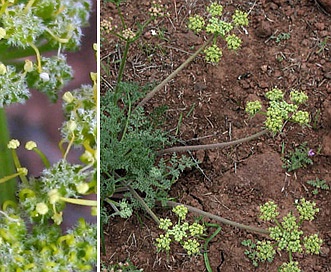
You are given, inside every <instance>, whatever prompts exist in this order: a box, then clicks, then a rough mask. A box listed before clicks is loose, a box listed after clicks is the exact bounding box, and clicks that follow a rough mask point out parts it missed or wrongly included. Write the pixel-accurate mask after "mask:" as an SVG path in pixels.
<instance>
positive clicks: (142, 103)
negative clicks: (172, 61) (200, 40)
mask: <svg viewBox="0 0 331 272" xmlns="http://www.w3.org/2000/svg"><path fill="white" fill-rule="evenodd" d="M212 40H213V37H211V38H209V39H208V40H207V41H206V42H205V43H204V44H203V45H202V46H201V47H200V48H199V49H198V50H197V51H196V52H195V53H194V54H193V55H191V56H190V57H189V58H188V59H187V60H186V61H185V62H183V63H182V64H181V65H180V66H179V67H178V68H177V69H176V70H175V71H173V72H172V73H171V74H170V75H169V76H168V77H167V78H166V79H165V80H163V81H162V82H161V83H160V84H159V85H157V86H156V87H155V88H154V89H153V90H152V91H151V92H149V93H148V94H147V95H146V96H145V98H144V99H143V100H142V101H140V102H139V104H138V105H137V108H138V107H143V106H144V105H145V104H146V103H147V102H148V101H149V100H150V99H151V98H152V97H153V96H154V95H155V94H156V93H157V92H158V91H160V90H161V89H162V88H163V87H164V86H165V85H166V84H167V83H168V82H169V81H170V80H172V79H173V78H174V77H175V76H176V75H177V74H178V73H179V72H180V71H181V70H183V69H184V68H185V67H186V66H187V65H188V64H189V63H190V62H191V61H192V60H194V59H195V57H196V56H198V55H199V54H200V53H201V51H202V50H203V49H205V47H206V46H207V45H208V44H209V43H210V42H211V41H212Z"/></svg>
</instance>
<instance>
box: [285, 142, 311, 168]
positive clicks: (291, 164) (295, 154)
mask: <svg viewBox="0 0 331 272" xmlns="http://www.w3.org/2000/svg"><path fill="white" fill-rule="evenodd" d="M283 162H284V164H283V168H286V170H287V171H288V172H291V171H294V170H297V169H299V168H302V167H306V166H307V165H311V164H313V160H312V159H311V158H310V156H309V148H308V147H307V143H303V144H301V145H300V146H298V147H297V148H295V150H294V151H291V152H290V153H289V154H288V155H286V156H285V158H284V159H283Z"/></svg>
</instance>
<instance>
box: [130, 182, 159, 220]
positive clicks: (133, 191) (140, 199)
mask: <svg viewBox="0 0 331 272" xmlns="http://www.w3.org/2000/svg"><path fill="white" fill-rule="evenodd" d="M126 187H127V188H128V189H129V190H130V193H131V194H132V195H133V196H134V198H135V199H137V200H138V201H139V203H140V204H141V206H143V207H144V209H145V210H146V212H147V213H148V214H149V215H150V216H151V217H152V218H153V220H154V221H155V222H156V224H157V225H160V220H159V218H158V217H157V216H156V215H155V213H154V212H153V211H152V210H151V209H150V207H148V206H147V204H146V202H145V201H144V200H143V199H142V198H141V197H140V195H138V194H137V192H136V191H135V190H134V189H133V188H132V187H131V186H130V185H128V184H127V185H126Z"/></svg>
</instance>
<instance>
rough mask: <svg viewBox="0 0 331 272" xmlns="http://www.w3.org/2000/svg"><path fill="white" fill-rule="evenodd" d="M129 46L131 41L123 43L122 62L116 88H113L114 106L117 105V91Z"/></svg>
mask: <svg viewBox="0 0 331 272" xmlns="http://www.w3.org/2000/svg"><path fill="white" fill-rule="evenodd" d="M130 44H131V41H126V43H125V48H124V51H123V56H122V60H121V65H120V68H119V71H118V76H117V82H116V87H115V95H114V97H115V101H114V102H115V105H116V104H117V96H118V91H119V87H118V85H119V83H120V82H122V78H123V73H124V68H125V64H126V61H127V56H128V52H129V48H130Z"/></svg>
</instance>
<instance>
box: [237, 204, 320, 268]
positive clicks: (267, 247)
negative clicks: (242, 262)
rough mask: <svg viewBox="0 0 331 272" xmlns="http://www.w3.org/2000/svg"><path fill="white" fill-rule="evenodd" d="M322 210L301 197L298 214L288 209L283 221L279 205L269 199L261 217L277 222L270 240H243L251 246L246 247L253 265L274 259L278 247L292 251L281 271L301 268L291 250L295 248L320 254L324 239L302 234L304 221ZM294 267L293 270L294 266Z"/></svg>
mask: <svg viewBox="0 0 331 272" xmlns="http://www.w3.org/2000/svg"><path fill="white" fill-rule="evenodd" d="M318 211H319V209H318V208H316V204H315V203H314V202H310V201H307V200H305V199H304V198H302V199H300V201H298V202H297V203H296V214H298V216H296V215H295V214H294V212H292V211H290V212H289V213H287V214H286V215H285V216H284V217H283V218H282V220H281V221H279V220H278V219H277V217H278V216H279V211H278V207H277V205H276V204H275V203H274V202H273V201H269V202H267V203H265V204H264V205H262V206H260V212H261V214H260V218H261V219H262V220H265V221H270V222H272V223H274V224H275V226H272V227H269V231H270V234H269V236H270V238H271V239H272V241H270V240H262V241H257V243H256V244H255V243H253V242H252V241H251V240H245V241H243V242H242V244H243V245H244V246H247V247H248V248H249V250H246V251H245V255H247V256H248V258H250V259H251V260H252V262H253V265H254V266H257V265H258V262H265V261H268V262H272V261H273V259H274V257H275V255H276V250H277V251H283V250H284V251H286V252H287V253H288V254H289V259H290V262H289V263H285V264H283V265H282V266H281V267H280V268H279V271H300V269H299V266H298V263H297V262H293V261H292V258H293V256H292V254H293V253H295V252H298V253H301V252H304V251H305V253H307V254H319V251H320V247H321V245H322V242H323V241H322V239H320V238H319V237H318V234H312V235H309V236H303V235H304V232H303V230H302V224H303V222H304V221H312V220H313V219H314V218H315V215H316V213H317V212H318ZM291 269H294V270H291Z"/></svg>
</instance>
